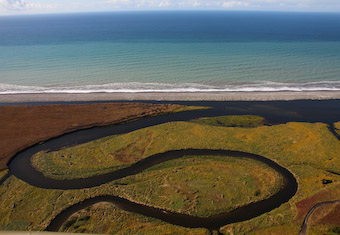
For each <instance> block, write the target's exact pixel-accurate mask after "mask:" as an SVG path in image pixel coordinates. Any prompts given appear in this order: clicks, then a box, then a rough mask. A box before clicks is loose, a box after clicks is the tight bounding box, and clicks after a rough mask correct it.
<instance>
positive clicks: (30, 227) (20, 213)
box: [0, 176, 205, 234]
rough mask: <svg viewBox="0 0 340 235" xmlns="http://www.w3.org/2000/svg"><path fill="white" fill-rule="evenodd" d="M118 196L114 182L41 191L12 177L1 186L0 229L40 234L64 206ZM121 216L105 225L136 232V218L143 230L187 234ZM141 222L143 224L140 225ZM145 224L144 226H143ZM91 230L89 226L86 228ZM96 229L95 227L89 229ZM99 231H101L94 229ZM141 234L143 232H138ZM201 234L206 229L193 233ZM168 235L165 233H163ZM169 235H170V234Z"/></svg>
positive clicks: (151, 221)
mask: <svg viewBox="0 0 340 235" xmlns="http://www.w3.org/2000/svg"><path fill="white" fill-rule="evenodd" d="M109 194H113V195H119V188H118V187H116V185H115V183H111V184H105V185H102V186H99V187H94V188H91V189H80V190H51V189H50V190H45V189H40V188H37V187H34V186H31V185H28V184H26V183H25V182H23V181H21V180H19V179H17V178H16V177H14V176H11V177H10V178H9V179H7V180H6V182H5V183H4V184H3V185H2V186H0V230H6V231H7V230H15V231H43V230H44V229H45V228H46V227H47V225H48V224H49V223H50V222H51V220H52V219H53V218H54V217H55V216H56V215H57V214H59V213H60V212H61V211H62V210H64V209H66V208H67V207H69V206H71V205H74V204H76V203H78V202H81V201H83V200H85V199H86V198H91V197H95V196H99V195H109ZM118 213H121V217H120V218H121V219H122V220H123V219H126V221H125V222H124V223H123V222H122V220H120V221H119V223H115V221H114V220H112V221H111V222H108V224H105V225H104V226H107V227H109V228H112V229H118V228H119V229H120V230H122V231H127V230H129V229H134V230H138V228H137V226H136V227H135V228H132V226H131V224H130V222H131V220H133V219H134V218H138V220H139V222H140V224H139V225H140V229H141V230H143V229H142V227H143V226H145V227H146V226H147V228H145V231H152V230H153V229H154V230H155V231H157V230H158V231H168V232H169V231H178V232H179V233H180V231H185V232H187V231H189V230H186V229H182V228H181V227H178V226H173V225H171V224H167V223H165V222H161V221H159V220H156V219H152V218H146V217H145V218H143V217H144V216H141V215H135V214H133V213H127V212H124V211H120V212H118V211H116V215H117V214H118ZM106 216H108V218H111V217H110V215H106V214H105V216H102V217H100V218H97V219H100V220H101V222H100V224H103V221H108V220H106ZM95 219H96V218H95ZM143 221H144V222H143ZM143 223H144V225H143ZM88 228H90V227H88ZM92 229H95V228H92ZM96 229H99V230H98V231H96V230H93V232H95V233H99V232H101V230H100V229H101V228H99V227H97V228H96ZM141 232H143V231H141ZM193 232H199V234H204V232H205V230H193ZM164 234H167V233H164ZM170 234H171V233H170Z"/></svg>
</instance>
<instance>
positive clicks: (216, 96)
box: [0, 91, 340, 104]
mask: <svg viewBox="0 0 340 235" xmlns="http://www.w3.org/2000/svg"><path fill="white" fill-rule="evenodd" d="M331 99H340V91H277V92H269V91H268V92H257V91H253V92H145V93H119V92H117V93H48V94H47V93H38V94H37V93H34V94H33V93H32V94H5V95H0V103H3V104H5V103H21V102H72V101H73V102H76V101H143V100H145V101H290V100H331Z"/></svg>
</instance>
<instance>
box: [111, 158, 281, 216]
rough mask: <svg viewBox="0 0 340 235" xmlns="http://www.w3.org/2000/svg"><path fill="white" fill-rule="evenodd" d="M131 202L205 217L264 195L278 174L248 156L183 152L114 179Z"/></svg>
mask: <svg viewBox="0 0 340 235" xmlns="http://www.w3.org/2000/svg"><path fill="white" fill-rule="evenodd" d="M116 182H117V183H118V184H120V185H122V186H120V187H121V189H120V190H119V191H120V195H124V196H123V197H124V198H127V199H129V200H131V201H136V202H138V203H143V204H148V205H152V206H154V207H158V208H165V209H170V210H171V211H176V212H180V213H185V214H190V215H194V216H200V217H207V216H210V215H215V214H219V213H223V212H228V211H231V210H233V209H235V208H237V207H240V206H243V205H246V204H249V203H250V202H256V201H259V200H263V199H265V198H268V197H269V196H271V195H273V194H275V193H276V192H278V190H279V189H280V188H281V186H282V183H283V181H282V178H281V175H280V174H279V173H277V172H275V171H274V170H273V169H271V168H269V167H268V166H267V165H265V164H263V163H260V162H257V161H255V160H250V159H238V158H231V157H222V156H220V157H219V156H215V157H212V156H199V157H197V156H187V157H184V158H181V159H176V160H171V161H168V162H164V163H162V164H159V165H157V166H154V167H152V168H150V169H148V170H147V171H145V172H142V173H140V174H138V175H134V176H129V177H126V178H124V179H121V180H118V181H116Z"/></svg>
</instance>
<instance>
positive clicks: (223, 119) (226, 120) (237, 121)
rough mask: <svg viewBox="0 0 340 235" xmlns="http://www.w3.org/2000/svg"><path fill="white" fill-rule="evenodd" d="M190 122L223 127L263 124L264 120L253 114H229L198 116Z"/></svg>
mask: <svg viewBox="0 0 340 235" xmlns="http://www.w3.org/2000/svg"><path fill="white" fill-rule="evenodd" d="M191 122H193V123H198V124H204V125H211V126H224V127H258V126H263V125H264V124H265V122H266V120H265V119H264V118H263V117H260V116H254V115H230V116H219V117H209V118H198V119H194V120H192V121H191Z"/></svg>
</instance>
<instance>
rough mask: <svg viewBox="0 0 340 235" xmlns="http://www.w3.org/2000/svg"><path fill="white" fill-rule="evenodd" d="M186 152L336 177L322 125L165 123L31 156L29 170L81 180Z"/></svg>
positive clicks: (334, 156) (338, 149) (333, 148)
mask: <svg viewBox="0 0 340 235" xmlns="http://www.w3.org/2000/svg"><path fill="white" fill-rule="evenodd" d="M186 148H202V149H230V150H239V151H245V152H250V153H255V154H260V155H263V156H266V157H269V158H271V159H273V160H275V161H277V162H278V163H280V164H282V165H283V166H289V165H292V164H307V165H311V166H313V167H316V168H320V169H324V170H329V171H334V172H338V173H340V158H339V157H338V156H339V153H340V143H339V141H338V140H337V138H336V137H335V136H333V135H332V133H330V131H329V130H328V127H327V125H326V124H322V123H314V124H311V123H287V124H282V125H275V126H261V127H257V128H237V127H233V128H231V127H216V126H210V125H200V124H196V123H190V122H173V123H166V124H162V125H158V126H154V127H150V128H145V129H141V130H137V131H134V132H131V133H128V134H124V135H118V136H112V137H106V138H103V139H100V140H96V141H93V142H90V143H86V144H83V145H79V146H75V147H71V148H66V149H63V150H61V151H58V152H52V153H39V154H37V155H36V156H34V157H33V165H34V166H35V167H36V168H37V169H38V170H39V171H41V172H42V173H43V174H44V175H46V176H48V177H51V178H59V179H62V178H66V179H71V178H81V177H88V176H91V175H96V174H102V173H105V172H109V171H113V170H116V169H118V168H123V167H126V166H128V165H130V164H132V163H135V162H137V161H139V160H141V159H143V158H146V157H149V156H151V155H153V154H156V153H160V152H166V151H169V150H177V149H186Z"/></svg>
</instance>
